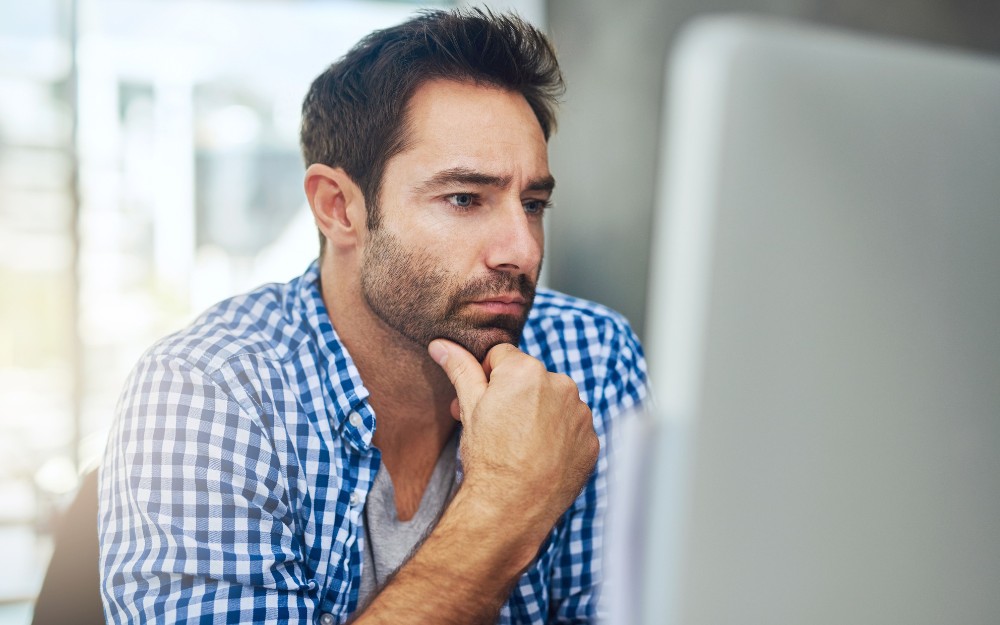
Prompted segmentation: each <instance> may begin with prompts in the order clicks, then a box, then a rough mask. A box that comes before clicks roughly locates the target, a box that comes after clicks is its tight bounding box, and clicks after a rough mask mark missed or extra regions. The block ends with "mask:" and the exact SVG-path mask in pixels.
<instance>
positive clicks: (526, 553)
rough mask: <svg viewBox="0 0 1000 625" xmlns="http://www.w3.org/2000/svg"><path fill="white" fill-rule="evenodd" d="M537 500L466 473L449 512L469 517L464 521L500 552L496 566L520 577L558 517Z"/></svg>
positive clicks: (497, 552)
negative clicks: (515, 494)
mask: <svg viewBox="0 0 1000 625" xmlns="http://www.w3.org/2000/svg"><path fill="white" fill-rule="evenodd" d="M538 504H539V502H538V500H537V499H532V498H530V497H522V496H512V491H511V490H509V489H504V488H497V487H496V485H495V482H486V483H484V482H480V481H478V480H476V479H475V478H474V477H472V478H471V479H470V476H469V475H466V476H465V479H463V481H462V485H461V487H460V488H459V489H458V491H457V492H456V493H455V498H454V500H453V501H452V502H451V505H449V512H454V514H455V516H456V517H458V518H460V519H468V520H466V521H461V522H462V523H463V524H464V525H465V526H466V527H468V528H469V529H472V530H473V531H474V532H475V534H476V536H478V538H479V540H481V541H482V544H483V545H484V546H487V547H489V546H492V549H491V550H492V551H494V552H495V553H496V555H497V556H498V557H497V561H496V562H495V563H494V566H495V567H499V568H497V569H495V570H498V571H503V572H504V573H506V574H509V575H511V576H512V577H517V576H519V575H520V574H521V573H522V572H523V571H524V570H525V569H526V568H527V567H528V566H529V565H530V564H531V563H532V562H533V561H534V559H535V557H536V555H537V554H538V550H539V548H540V547H541V546H542V543H543V542H544V541H545V539H546V538H547V537H548V535H549V533H550V532H551V531H552V526H553V525H554V523H555V521H556V519H553V518H550V517H551V514H549V513H548V511H547V510H545V508H544V507H543V506H540V505H538ZM442 520H444V519H442Z"/></svg>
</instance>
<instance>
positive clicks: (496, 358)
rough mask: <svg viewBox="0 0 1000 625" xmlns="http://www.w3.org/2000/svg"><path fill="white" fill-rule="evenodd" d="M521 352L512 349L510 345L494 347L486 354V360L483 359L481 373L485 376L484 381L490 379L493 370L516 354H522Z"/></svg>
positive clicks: (502, 344) (504, 344)
mask: <svg viewBox="0 0 1000 625" xmlns="http://www.w3.org/2000/svg"><path fill="white" fill-rule="evenodd" d="M522 353H523V352H522V351H521V350H519V349H518V348H516V347H514V346H513V345H511V344H510V343H500V344H498V345H494V346H493V347H492V348H491V349H490V351H488V352H486V358H484V359H483V373H484V374H485V375H486V379H487V380H489V379H490V375H491V374H492V373H493V370H494V369H495V368H496V366H497V365H499V364H500V363H501V362H502V361H504V360H506V359H507V358H510V357H511V356H514V355H516V354H522Z"/></svg>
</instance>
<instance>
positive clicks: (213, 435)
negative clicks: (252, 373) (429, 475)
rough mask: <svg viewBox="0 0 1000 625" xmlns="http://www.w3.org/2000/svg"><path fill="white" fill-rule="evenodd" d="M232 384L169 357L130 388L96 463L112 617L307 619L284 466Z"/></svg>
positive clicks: (150, 365)
mask: <svg viewBox="0 0 1000 625" xmlns="http://www.w3.org/2000/svg"><path fill="white" fill-rule="evenodd" d="M231 390H232V389H228V388H223V387H222V386H220V384H219V383H218V382H216V381H215V380H214V379H212V378H211V377H209V376H208V375H206V374H205V373H204V372H203V371H201V370H199V369H197V368H194V367H192V366H191V365H189V364H188V363H186V362H183V361H181V360H179V359H175V358H169V357H158V358H157V357H149V358H147V359H144V360H143V361H142V362H140V364H139V365H138V367H137V369H136V371H135V372H134V374H133V377H132V378H131V380H130V382H129V384H128V386H127V387H126V391H125V393H124V394H123V396H122V399H121V401H120V404H119V409H118V415H117V419H116V421H115V424H114V427H113V430H112V433H111V436H110V441H109V446H108V452H107V455H106V459H105V463H104V467H103V469H102V472H101V490H102V496H101V510H100V526H101V577H102V590H103V594H104V602H105V614H106V616H107V618H108V621H109V622H110V623H126V622H129V623H131V622H139V623H145V622H170V623H180V622H195V621H196V622H204V620H205V619H207V620H208V621H210V622H225V621H226V619H227V618H230V617H231V618H239V619H240V620H241V621H242V622H255V621H256V622H260V621H264V620H270V621H274V620H275V619H279V618H280V619H281V620H285V621H292V622H296V621H300V622H308V620H309V619H310V617H311V614H312V611H313V609H314V597H312V596H311V595H310V592H309V591H310V590H311V588H310V584H311V582H310V580H309V579H308V577H307V576H306V575H305V574H304V571H303V568H302V566H301V558H300V557H299V556H298V555H297V548H296V544H295V532H294V529H293V527H292V516H293V515H292V514H291V512H290V510H289V504H288V494H287V491H286V487H285V481H284V479H283V474H282V473H281V468H280V467H279V466H278V462H277V459H276V456H275V454H274V450H273V449H272V447H271V444H270V442H269V440H268V438H267V436H266V435H265V433H264V432H263V431H262V430H261V427H260V422H259V419H258V416H257V415H256V414H255V413H253V412H252V408H253V404H252V402H244V405H241V404H240V402H238V401H237V400H236V399H235V398H234V396H233V392H231ZM248 408H249V409H248Z"/></svg>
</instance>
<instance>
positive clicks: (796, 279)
mask: <svg viewBox="0 0 1000 625" xmlns="http://www.w3.org/2000/svg"><path fill="white" fill-rule="evenodd" d="M668 78H669V89H668V94H669V98H668V102H667V105H666V106H667V108H666V110H667V111H668V115H667V119H668V120H669V123H668V124H667V125H666V126H667V127H666V129H665V133H666V134H665V135H664V136H665V145H664V149H665V152H664V158H663V166H662V167H663V169H662V176H661V178H662V181H663V183H662V187H661V190H660V193H659V206H658V208H657V211H658V214H657V222H656V226H655V228H654V235H653V236H654V244H653V249H654V258H653V261H652V263H653V264H652V271H651V285H650V289H651V290H650V305H649V312H648V317H647V318H648V319H649V322H648V327H647V335H648V341H647V344H646V346H647V353H648V357H649V363H650V373H651V377H650V380H651V385H652V389H653V392H654V395H655V399H656V402H657V403H656V408H655V409H654V416H653V418H652V419H650V420H648V421H646V422H643V423H642V424H641V425H640V426H638V430H640V431H641V435H640V436H636V435H635V434H636V431H635V430H633V431H632V434H631V435H629V434H628V433H626V436H625V440H624V443H623V445H622V447H621V448H620V450H619V453H618V457H619V459H620V460H622V461H623V465H622V466H621V471H620V475H623V476H624V480H623V481H624V482H625V483H626V487H625V488H624V489H623V488H621V487H619V492H618V493H617V497H618V499H617V503H616V504H615V506H614V509H613V512H612V514H613V516H612V518H611V523H612V533H611V535H610V536H609V547H608V550H609V552H608V560H609V561H610V570H609V573H608V591H609V593H610V595H611V600H610V607H611V619H610V622H611V623H615V624H628V625H633V624H641V625H652V624H654V623H655V624H658V625H659V624H664V625H675V624H685V625H692V624H706V625H709V624H710V625H719V624H727V623H747V624H767V625H784V624H787V625H791V624H795V625H802V624H809V625H822V624H827V623H829V624H831V625H832V624H837V625H843V624H845V623H850V624H851V625H858V624H862V623H872V624H876V623H877V624H879V625H882V624H887V623H905V624H906V625H916V624H928V625H930V624H935V625H939V624H941V623H997V622H1000V61H998V59H996V58H989V57H984V56H977V55H974V54H970V53H960V52H955V51H950V50H946V49H940V48H932V47H927V46H920V45H913V44H907V43H900V42H895V41H886V40H880V39H874V38H869V37H862V36H859V35H855V34H847V33H843V32H836V31H830V30H826V29H820V28H817V27H811V26H805V25H797V24H790V23H782V22H774V21H767V20H763V19H751V18H736V17H727V18H710V19H703V20H701V21H699V22H697V23H695V24H693V25H691V26H689V27H688V28H687V30H686V31H685V33H684V34H683V35H682V37H681V39H680V43H679V45H678V47H677V48H676V50H675V51H674V53H673V56H672V61H671V64H670V70H669V76H668ZM623 510H624V512H622V511H623Z"/></svg>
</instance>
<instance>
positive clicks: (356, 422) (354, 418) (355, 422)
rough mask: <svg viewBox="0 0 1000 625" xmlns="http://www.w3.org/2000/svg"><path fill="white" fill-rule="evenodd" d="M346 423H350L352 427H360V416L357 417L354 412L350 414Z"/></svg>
mask: <svg viewBox="0 0 1000 625" xmlns="http://www.w3.org/2000/svg"><path fill="white" fill-rule="evenodd" d="M348 421H350V422H351V425H353V426H354V427H360V426H361V415H359V414H358V413H356V412H352V413H351V416H350V417H349V418H348Z"/></svg>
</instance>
